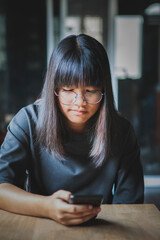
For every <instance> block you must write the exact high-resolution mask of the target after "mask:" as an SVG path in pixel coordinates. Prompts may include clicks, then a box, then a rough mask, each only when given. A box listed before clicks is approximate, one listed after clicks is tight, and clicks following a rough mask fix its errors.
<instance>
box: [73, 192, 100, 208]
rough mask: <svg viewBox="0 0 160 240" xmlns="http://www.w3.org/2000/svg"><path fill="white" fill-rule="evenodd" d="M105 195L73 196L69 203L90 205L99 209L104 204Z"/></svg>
mask: <svg viewBox="0 0 160 240" xmlns="http://www.w3.org/2000/svg"><path fill="white" fill-rule="evenodd" d="M102 201H103V195H71V196H70V199H69V203H72V204H90V205H93V206H95V207H99V206H100V205H101V204H102Z"/></svg>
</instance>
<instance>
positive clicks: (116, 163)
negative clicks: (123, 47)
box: [0, 34, 144, 225]
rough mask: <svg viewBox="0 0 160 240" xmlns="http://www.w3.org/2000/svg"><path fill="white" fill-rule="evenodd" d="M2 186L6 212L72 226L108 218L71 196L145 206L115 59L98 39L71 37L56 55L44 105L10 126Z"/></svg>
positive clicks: (0, 165)
mask: <svg viewBox="0 0 160 240" xmlns="http://www.w3.org/2000/svg"><path fill="white" fill-rule="evenodd" d="M26 172H27V173H28V174H27V175H28V177H27V184H26ZM0 183H1V184H0V208H1V209H5V210H7V211H11V212H15V213H20V214H25V215H31V216H40V217H48V218H51V219H54V220H56V221H58V222H60V223H62V224H65V225H76V224H80V223H83V222H85V221H88V220H89V219H91V218H93V217H94V216H96V215H97V214H98V213H99V211H100V208H99V207H93V206H92V205H73V204H69V203H68V200H69V197H70V195H71V193H74V194H80V195H83V194H87V195H90V194H101V195H103V196H104V201H103V203H117V204H118V203H125V204H126V203H142V202H143V190H144V185H143V172H142V167H141V163H140V154H139V146H138V144H137V140H136V136H135V133H134V131H133V127H132V126H131V125H130V123H129V122H128V121H127V120H126V119H124V118H123V117H122V116H121V115H120V114H119V113H118V112H117V111H116V110H115V107H114V99H113V93H112V86H111V75H110V68H109V62H108V57H107V54H106V51H105V49H104V47H103V46H102V45H101V44H100V43H99V42H98V41H97V40H95V39H94V38H92V37H90V36H87V35H84V34H80V35H78V36H76V35H72V36H68V37H66V38H65V39H63V40H62V41H61V42H60V43H59V44H58V45H57V47H56V48H55V50H54V51H53V54H52V56H51V60H50V63H49V67H48V71H47V74H46V79H45V83H44V87H43V92H42V97H41V100H39V101H38V102H37V103H34V104H31V105H29V106H27V107H24V108H22V109H21V110H20V111H19V112H18V114H17V115H16V116H15V117H14V118H13V120H12V121H11V123H10V124H9V126H8V133H7V135H6V138H5V140H4V142H3V144H2V146H1V150H0ZM26 185H27V186H29V191H25V187H24V186H26Z"/></svg>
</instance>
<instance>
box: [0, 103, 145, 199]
mask: <svg viewBox="0 0 160 240" xmlns="http://www.w3.org/2000/svg"><path fill="white" fill-rule="evenodd" d="M39 107H40V105H37V104H31V105H29V106H27V107H24V108H22V109H21V110H20V111H19V112H18V113H17V114H16V116H15V117H14V118H13V120H12V121H11V123H10V124H9V126H8V132H7V135H6V137H5V140H4V142H3V144H2V146H1V149H0V183H4V182H6V183H11V184H14V185H16V186H18V187H20V188H24V185H25V182H26V171H27V172H28V173H29V178H27V179H29V186H30V191H31V192H33V193H37V194H41V195H50V194H52V193H54V192H55V191H57V190H60V189H63V190H68V191H71V192H72V193H74V194H102V195H103V196H104V202H103V203H142V202H143V196H144V183H143V171H142V166H141V163H140V154H139V146H138V144H137V140H136V136H135V133H134V131H133V127H132V126H131V125H130V123H129V122H128V121H127V120H125V119H124V118H122V117H120V118H119V124H120V129H121V134H117V137H116V138H115V139H116V140H115V141H114V143H113V144H114V146H113V149H115V151H114V153H112V156H111V157H110V158H109V159H107V160H106V161H105V162H104V163H103V164H102V166H100V167H95V166H94V164H93V163H92V161H91V158H90V157H89V151H90V147H91V146H90V142H89V139H88V137H87V135H86V134H74V133H71V134H70V136H69V138H68V140H67V142H66V143H64V148H65V152H66V160H65V161H63V162H62V161H59V160H58V159H57V158H56V157H53V155H51V154H50V153H49V152H48V151H47V150H46V148H45V147H43V146H41V145H40V144H37V142H36V124H37V118H38V110H39ZM27 181H28V180H27Z"/></svg>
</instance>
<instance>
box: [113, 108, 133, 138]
mask: <svg viewBox="0 0 160 240" xmlns="http://www.w3.org/2000/svg"><path fill="white" fill-rule="evenodd" d="M132 130H133V126H132V124H131V123H130V121H129V120H128V119H126V118H125V117H124V116H123V115H122V114H121V113H119V112H117V113H116V117H115V122H114V129H113V131H114V132H115V134H116V135H118V136H120V137H122V136H124V137H125V136H126V134H127V133H128V132H130V131H132Z"/></svg>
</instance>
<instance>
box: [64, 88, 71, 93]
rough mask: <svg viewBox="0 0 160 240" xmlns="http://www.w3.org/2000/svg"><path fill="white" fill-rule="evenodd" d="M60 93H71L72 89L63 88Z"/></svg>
mask: <svg viewBox="0 0 160 240" xmlns="http://www.w3.org/2000/svg"><path fill="white" fill-rule="evenodd" d="M62 91H63V92H73V89H65V88H63V90H62Z"/></svg>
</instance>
